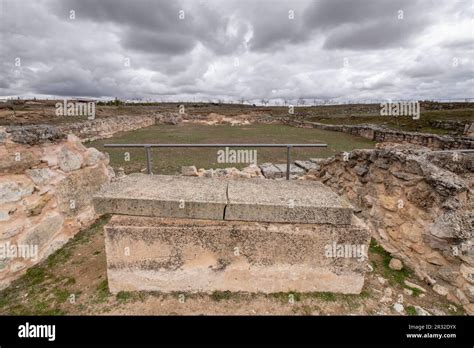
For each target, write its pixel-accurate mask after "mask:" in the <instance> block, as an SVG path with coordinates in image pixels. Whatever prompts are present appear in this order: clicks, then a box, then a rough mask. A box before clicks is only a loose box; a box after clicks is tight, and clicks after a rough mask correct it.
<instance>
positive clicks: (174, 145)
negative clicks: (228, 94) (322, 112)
mask: <svg viewBox="0 0 474 348" xmlns="http://www.w3.org/2000/svg"><path fill="white" fill-rule="evenodd" d="M289 146H290V147H328V145H327V144H104V147H148V148H149V147H289Z"/></svg>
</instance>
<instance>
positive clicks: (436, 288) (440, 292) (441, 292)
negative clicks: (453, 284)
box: [433, 284, 448, 296]
mask: <svg viewBox="0 0 474 348" xmlns="http://www.w3.org/2000/svg"><path fill="white" fill-rule="evenodd" d="M433 291H434V292H436V293H437V294H438V295H441V296H446V295H447V294H448V289H446V288H445V287H444V286H442V285H439V284H435V285H434V286H433Z"/></svg>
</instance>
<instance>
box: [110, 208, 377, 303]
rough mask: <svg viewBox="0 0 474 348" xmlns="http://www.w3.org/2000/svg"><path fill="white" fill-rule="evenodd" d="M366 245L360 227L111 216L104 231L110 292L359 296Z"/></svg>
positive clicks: (361, 227)
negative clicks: (142, 291) (225, 292)
mask: <svg viewBox="0 0 474 348" xmlns="http://www.w3.org/2000/svg"><path fill="white" fill-rule="evenodd" d="M369 240H370V236H369V233H368V231H367V229H366V228H365V227H363V226H361V225H344V226H334V225H308V224H304V225H303V224H275V223H257V222H234V221H210V220H190V219H166V218H148V217H131V216H114V217H113V218H112V219H111V220H110V222H109V223H108V224H107V225H106V227H105V244H106V252H107V275H108V282H109V288H110V290H111V291H112V292H114V293H116V292H119V291H134V290H137V291H138V290H144V291H162V292H172V291H189V292H212V291H216V290H219V291H226V290H229V291H248V292H263V293H273V292H281V291H301V292H309V291H331V292H338V293H346V294H347V293H351V294H352V293H353V294H357V293H360V291H361V289H362V286H363V283H364V273H365V271H366V269H367V258H366V255H367V254H366V253H367V248H368V244H369ZM341 246H342V247H343V248H344V247H346V249H345V250H347V251H348V252H347V253H345V252H342V253H341V252H340V251H341V249H340V247H341ZM338 248H339V249H338ZM336 250H337V251H336ZM357 250H358V251H357Z"/></svg>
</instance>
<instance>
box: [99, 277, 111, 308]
mask: <svg viewBox="0 0 474 348" xmlns="http://www.w3.org/2000/svg"><path fill="white" fill-rule="evenodd" d="M96 290H97V292H96V299H97V301H98V302H104V301H105V300H107V297H109V295H110V293H109V284H108V281H107V279H104V280H103V281H101V282H100V283H99V285H97V289H96Z"/></svg>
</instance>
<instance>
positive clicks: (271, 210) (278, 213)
mask: <svg viewBox="0 0 474 348" xmlns="http://www.w3.org/2000/svg"><path fill="white" fill-rule="evenodd" d="M228 199H229V203H228V206H227V208H226V212H225V219H226V220H240V221H264V222H294V223H310V224H311V223H330V224H350V222H351V217H352V207H351V206H350V205H349V204H348V203H346V202H345V201H344V200H342V199H341V198H340V197H339V196H338V195H337V194H336V193H334V192H332V191H331V190H330V189H329V188H328V187H326V186H324V185H323V184H321V183H318V182H314V181H303V180H291V181H287V180H281V181H273V180H272V181H270V180H258V181H255V180H246V181H233V182H229V188H228Z"/></svg>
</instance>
